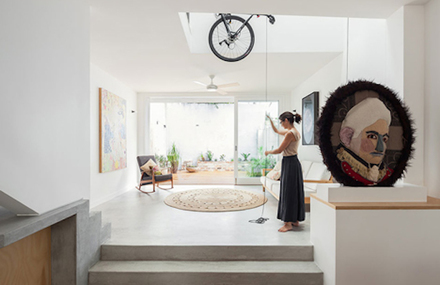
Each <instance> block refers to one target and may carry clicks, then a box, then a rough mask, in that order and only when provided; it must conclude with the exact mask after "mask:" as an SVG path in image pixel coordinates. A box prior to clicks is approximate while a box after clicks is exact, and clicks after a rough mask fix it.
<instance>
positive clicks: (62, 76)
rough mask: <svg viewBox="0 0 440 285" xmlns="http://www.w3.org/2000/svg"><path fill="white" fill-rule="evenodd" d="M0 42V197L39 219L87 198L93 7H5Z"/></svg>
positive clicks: (27, 1)
mask: <svg viewBox="0 0 440 285" xmlns="http://www.w3.org/2000/svg"><path fill="white" fill-rule="evenodd" d="M0 39H1V40H0V78H1V84H0V94H1V104H0V122H1V125H0V134H1V137H2V139H1V140H0V151H1V154H0V157H1V159H0V175H1V176H0V190H1V191H4V192H5V193H7V194H8V195H10V196H13V197H14V198H15V199H17V200H19V201H20V202H22V203H24V204H26V205H28V206H29V207H30V208H32V209H34V210H35V211H36V212H38V213H43V212H46V211H49V210H52V209H54V208H57V207H60V206H63V205H65V204H68V203H71V202H73V201H76V200H79V199H81V198H85V199H88V198H89V193H90V191H89V188H90V132H89V130H90V116H89V111H90V99H89V49H90V43H89V42H90V40H89V2H88V1H85V0H65V1H49V0H41V1H31V0H22V1H1V2H0ZM3 206H6V208H7V205H3Z"/></svg>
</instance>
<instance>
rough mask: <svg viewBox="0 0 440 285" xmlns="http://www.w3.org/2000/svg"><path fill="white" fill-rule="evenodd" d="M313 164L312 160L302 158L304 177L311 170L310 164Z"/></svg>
mask: <svg viewBox="0 0 440 285" xmlns="http://www.w3.org/2000/svg"><path fill="white" fill-rule="evenodd" d="M311 165H312V162H311V161H310V160H302V161H301V168H302V172H303V177H306V175H307V173H308V172H309V170H310V166H311Z"/></svg>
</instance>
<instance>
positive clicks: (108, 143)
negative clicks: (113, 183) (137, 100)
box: [99, 88, 127, 173]
mask: <svg viewBox="0 0 440 285" xmlns="http://www.w3.org/2000/svg"><path fill="white" fill-rule="evenodd" d="M126 106H127V103H126V101H125V100H124V99H122V98H121V97H119V96H116V95H115V94H113V93H111V92H109V91H107V90H105V89H103V88H99V128H100V130H99V172H101V173H103V172H110V171H114V170H118V169H123V168H126V167H127V136H126V133H127V124H126V109H127V108H126Z"/></svg>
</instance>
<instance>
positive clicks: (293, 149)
mask: <svg viewBox="0 0 440 285" xmlns="http://www.w3.org/2000/svg"><path fill="white" fill-rule="evenodd" d="M289 132H292V134H293V136H294V137H295V140H294V141H291V142H290V144H289V145H288V146H287V147H286V149H285V150H283V152H282V155H283V156H292V155H295V154H298V146H299V139H300V138H301V135H300V134H299V132H298V131H297V130H296V129H291V130H290V131H289ZM287 134H288V133H286V135H287ZM286 135H285V136H286Z"/></svg>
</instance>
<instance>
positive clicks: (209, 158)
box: [206, 150, 214, 161]
mask: <svg viewBox="0 0 440 285" xmlns="http://www.w3.org/2000/svg"><path fill="white" fill-rule="evenodd" d="M213 157H214V153H213V152H212V151H210V150H208V151H207V152H206V160H207V161H212V158H213Z"/></svg>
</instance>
